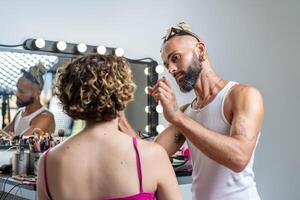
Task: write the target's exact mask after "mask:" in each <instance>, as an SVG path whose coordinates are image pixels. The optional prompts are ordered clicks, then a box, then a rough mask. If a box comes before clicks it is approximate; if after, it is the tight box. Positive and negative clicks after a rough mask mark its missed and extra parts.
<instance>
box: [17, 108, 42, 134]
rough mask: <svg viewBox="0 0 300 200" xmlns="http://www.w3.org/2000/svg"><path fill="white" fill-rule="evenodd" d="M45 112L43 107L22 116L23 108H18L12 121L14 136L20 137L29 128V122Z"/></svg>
mask: <svg viewBox="0 0 300 200" xmlns="http://www.w3.org/2000/svg"><path fill="white" fill-rule="evenodd" d="M45 110H47V108H45V107H44V106H42V107H41V108H40V109H38V110H36V111H35V112H33V113H31V114H30V115H27V116H24V117H23V114H24V112H25V107H23V108H20V109H19V110H18V112H17V116H16V117H15V121H14V134H15V135H21V133H23V132H24V131H25V130H27V129H28V128H29V127H30V123H31V120H32V119H33V118H35V117H36V116H38V115H39V114H41V113H42V112H44V111H45Z"/></svg>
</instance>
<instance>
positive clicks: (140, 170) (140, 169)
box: [132, 137, 144, 193]
mask: <svg viewBox="0 0 300 200" xmlns="http://www.w3.org/2000/svg"><path fill="white" fill-rule="evenodd" d="M132 141H133V146H134V149H135V153H136V164H137V170H138V176H139V181H140V192H141V193H142V192H144V189H143V177H142V166H141V159H140V154H139V150H138V148H137V139H136V138H135V137H133V138H132Z"/></svg>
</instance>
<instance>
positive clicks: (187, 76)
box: [177, 54, 202, 93]
mask: <svg viewBox="0 0 300 200" xmlns="http://www.w3.org/2000/svg"><path fill="white" fill-rule="evenodd" d="M201 70H202V63H201V62H200V61H199V60H198V57H197V56H196V55H195V54H194V55H193V61H192V63H191V65H190V66H189V67H188V69H187V70H186V72H185V73H184V77H183V78H182V79H181V80H179V81H177V84H178V86H179V88H180V91H181V92H184V93H187V92H190V91H191V90H192V89H194V88H195V85H196V82H197V80H198V77H199V74H200V72H201Z"/></svg>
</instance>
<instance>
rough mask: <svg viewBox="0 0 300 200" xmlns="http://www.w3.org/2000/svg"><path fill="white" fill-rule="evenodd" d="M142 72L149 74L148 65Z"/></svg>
mask: <svg viewBox="0 0 300 200" xmlns="http://www.w3.org/2000/svg"><path fill="white" fill-rule="evenodd" d="M144 73H145V75H149V67H146V68H145V69H144Z"/></svg>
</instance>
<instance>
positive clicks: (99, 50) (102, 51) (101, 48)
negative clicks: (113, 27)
mask: <svg viewBox="0 0 300 200" xmlns="http://www.w3.org/2000/svg"><path fill="white" fill-rule="evenodd" d="M97 53H98V54H101V55H104V54H105V53H106V47H105V46H103V45H100V46H98V47H97Z"/></svg>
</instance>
